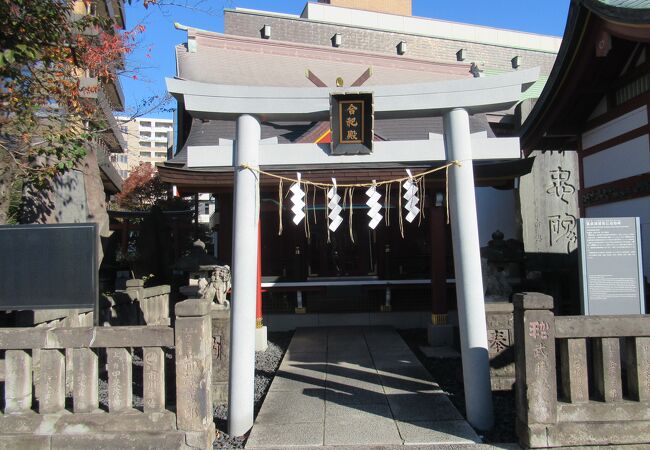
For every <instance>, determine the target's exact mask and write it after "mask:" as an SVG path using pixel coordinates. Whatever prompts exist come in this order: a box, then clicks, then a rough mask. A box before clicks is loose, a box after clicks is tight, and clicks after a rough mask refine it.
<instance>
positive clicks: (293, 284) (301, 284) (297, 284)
mask: <svg viewBox="0 0 650 450" xmlns="http://www.w3.org/2000/svg"><path fill="white" fill-rule="evenodd" d="M455 282H456V280H454V279H453V278H448V279H447V283H450V284H453V283H455ZM411 284H413V285H415V284H424V285H429V284H431V280H430V279H428V278H426V279H424V278H420V279H408V280H354V279H350V280H314V281H273V282H267V283H262V287H263V288H274V287H278V288H280V287H282V288H308V287H319V286H322V287H332V286H404V285H411Z"/></svg>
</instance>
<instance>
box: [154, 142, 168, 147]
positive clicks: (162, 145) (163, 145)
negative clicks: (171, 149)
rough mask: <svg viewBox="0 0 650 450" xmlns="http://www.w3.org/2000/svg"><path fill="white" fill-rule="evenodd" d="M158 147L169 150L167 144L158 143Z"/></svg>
mask: <svg viewBox="0 0 650 450" xmlns="http://www.w3.org/2000/svg"><path fill="white" fill-rule="evenodd" d="M156 147H161V148H167V142H156Z"/></svg>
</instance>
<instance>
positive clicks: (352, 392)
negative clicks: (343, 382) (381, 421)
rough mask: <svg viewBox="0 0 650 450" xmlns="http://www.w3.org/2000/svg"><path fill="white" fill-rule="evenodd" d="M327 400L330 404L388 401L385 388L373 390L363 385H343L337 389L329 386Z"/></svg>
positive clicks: (326, 394)
mask: <svg viewBox="0 0 650 450" xmlns="http://www.w3.org/2000/svg"><path fill="white" fill-rule="evenodd" d="M325 400H326V401H327V403H328V404H331V403H337V404H340V405H350V404H371V403H386V396H385V395H384V392H383V390H381V391H376V392H373V391H371V390H368V389H364V388H362V387H355V386H342V387H337V388H336V389H334V388H331V387H328V388H327V389H326V393H325Z"/></svg>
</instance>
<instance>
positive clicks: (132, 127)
mask: <svg viewBox="0 0 650 450" xmlns="http://www.w3.org/2000/svg"><path fill="white" fill-rule="evenodd" d="M117 120H118V122H119V123H120V131H121V132H122V134H123V135H124V138H125V140H126V143H127V151H126V152H125V153H123V154H117V153H115V154H112V155H111V159H112V161H113V164H114V165H115V166H116V168H117V170H118V172H119V174H120V176H121V177H122V178H123V179H125V178H127V177H128V176H129V173H130V172H131V170H132V169H133V168H134V167H137V166H138V165H140V164H143V163H145V164H155V163H157V162H162V161H166V160H167V149H168V148H169V147H171V145H172V142H173V133H174V122H173V120H171V119H157V118H152V117H138V118H135V119H131V118H129V117H117Z"/></svg>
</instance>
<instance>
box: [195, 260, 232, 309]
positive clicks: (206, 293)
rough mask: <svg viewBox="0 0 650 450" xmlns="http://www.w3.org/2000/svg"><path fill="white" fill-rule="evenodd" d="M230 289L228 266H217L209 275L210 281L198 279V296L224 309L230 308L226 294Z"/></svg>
mask: <svg viewBox="0 0 650 450" xmlns="http://www.w3.org/2000/svg"><path fill="white" fill-rule="evenodd" d="M229 289H230V266H217V267H215V269H214V270H213V271H212V274H211V275H210V281H208V280H206V279H205V278H201V279H199V295H201V298H202V299H206V300H210V301H213V302H216V303H217V304H218V305H221V306H223V307H225V308H229V307H230V302H229V301H228V300H226V294H227V293H228V290H229Z"/></svg>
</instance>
